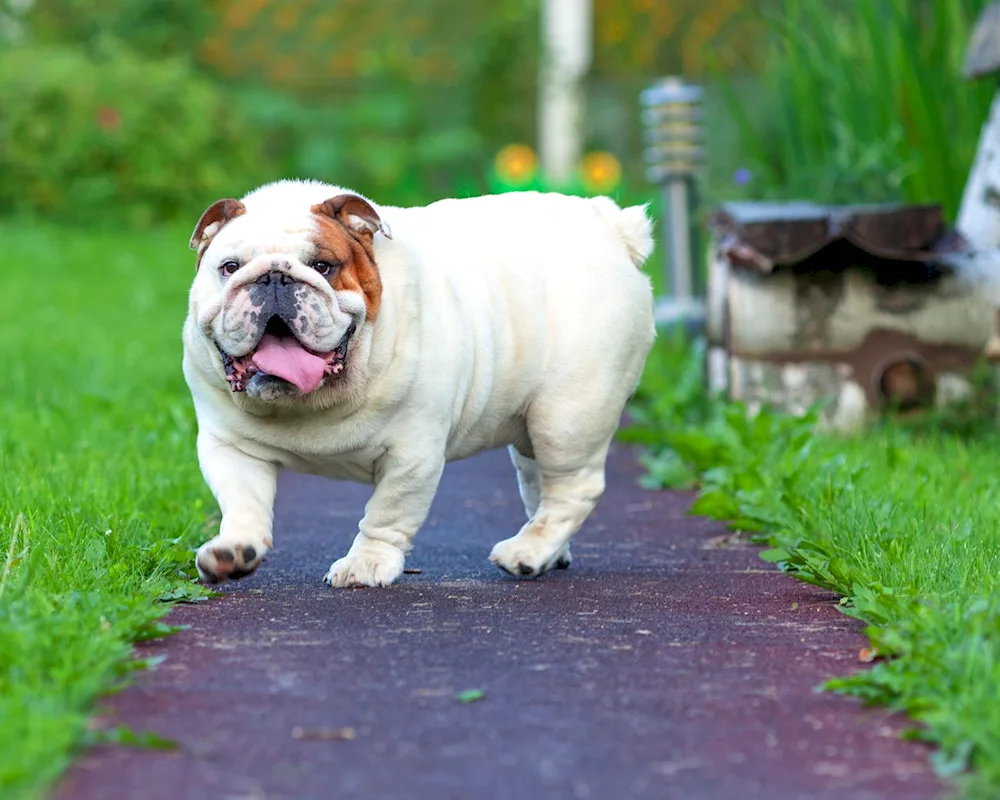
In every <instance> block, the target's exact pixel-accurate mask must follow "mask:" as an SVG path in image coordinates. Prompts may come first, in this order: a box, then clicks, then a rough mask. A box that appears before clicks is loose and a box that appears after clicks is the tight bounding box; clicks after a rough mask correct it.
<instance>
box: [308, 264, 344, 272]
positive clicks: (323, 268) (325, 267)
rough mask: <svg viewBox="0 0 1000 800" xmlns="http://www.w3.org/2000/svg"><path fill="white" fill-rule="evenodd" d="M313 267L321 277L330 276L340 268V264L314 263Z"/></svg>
mask: <svg viewBox="0 0 1000 800" xmlns="http://www.w3.org/2000/svg"><path fill="white" fill-rule="evenodd" d="M311 266H312V268H313V269H314V270H316V271H317V272H318V273H319V274H320V275H329V274H330V273H331V272H333V271H334V270H335V269H336V268H337V267H339V266H340V264H331V263H330V262H329V261H313V263H312V264H311Z"/></svg>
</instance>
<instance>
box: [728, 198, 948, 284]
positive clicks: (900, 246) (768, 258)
mask: <svg viewBox="0 0 1000 800" xmlns="http://www.w3.org/2000/svg"><path fill="white" fill-rule="evenodd" d="M711 227H712V228H713V230H714V231H715V233H716V235H717V237H718V240H719V246H720V247H721V248H722V250H723V252H724V254H725V255H726V257H727V258H728V259H729V261H730V262H731V263H732V264H733V265H734V266H737V267H744V268H746V269H751V270H754V271H756V272H760V273H763V274H766V273H769V272H771V271H772V270H774V269H775V268H776V267H779V266H793V265H796V264H800V263H801V262H803V261H805V260H806V259H808V258H809V257H810V256H813V255H815V254H816V253H818V252H819V251H820V250H822V249H823V248H825V247H827V246H828V245H830V244H832V243H834V242H846V243H848V244H849V245H852V246H853V247H854V248H857V250H860V251H861V252H862V253H865V254H867V255H869V256H874V257H875V258H876V259H880V260H883V261H886V262H920V263H936V262H937V261H939V260H940V258H941V256H942V254H945V253H954V252H958V251H961V250H964V249H966V245H965V242H964V241H963V240H962V239H961V237H960V236H958V235H957V234H956V233H955V232H953V231H950V230H948V229H947V227H946V225H945V221H944V215H943V214H942V211H941V207H940V206H938V205H913V206H908V205H873V206H821V205H816V204H814V203H804V202H793V203H727V204H725V205H723V206H722V207H721V208H720V209H719V211H718V212H717V213H716V214H715V215H714V217H713V218H712V221H711Z"/></svg>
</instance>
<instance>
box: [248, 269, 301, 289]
mask: <svg viewBox="0 0 1000 800" xmlns="http://www.w3.org/2000/svg"><path fill="white" fill-rule="evenodd" d="M271 281H274V282H275V283H280V284H281V285H282V286H288V284H290V283H295V279H294V278H293V277H292V276H291V275H289V274H288V273H287V272H265V273H264V274H263V275H261V276H260V277H259V278H257V280H255V281H254V283H259V284H261V286H267V285H268V284H270V283H271Z"/></svg>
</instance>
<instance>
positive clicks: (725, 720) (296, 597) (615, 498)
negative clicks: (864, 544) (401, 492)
mask: <svg viewBox="0 0 1000 800" xmlns="http://www.w3.org/2000/svg"><path fill="white" fill-rule="evenodd" d="M637 474H638V470H637V468H636V466H635V463H634V461H633V459H632V457H631V456H630V454H629V453H628V452H625V451H619V452H617V453H616V454H615V455H614V457H613V459H612V464H611V474H610V476H609V490H608V492H607V494H606V495H605V497H604V499H603V500H602V501H601V504H600V506H599V507H598V510H597V511H596V512H595V514H594V516H593V517H592V518H591V520H590V521H589V522H588V524H587V525H586V526H585V528H584V530H583V531H582V532H581V533H580V534H579V535H578V537H577V539H576V540H575V541H574V548H573V553H574V558H575V561H574V564H573V567H572V568H571V569H569V570H567V571H565V572H557V573H553V574H550V575H548V576H546V577H544V578H542V579H541V580H538V581H534V582H522V581H517V580H515V579H513V578H508V577H506V576H504V575H502V574H501V573H500V572H498V571H497V570H496V569H495V568H494V567H493V566H492V565H490V564H489V563H488V562H487V561H486V556H487V554H488V553H489V550H490V547H491V546H492V545H493V543H494V542H495V541H497V540H499V539H501V538H504V537H506V536H508V535H510V534H512V533H513V532H514V531H515V530H516V527H517V526H519V525H520V524H521V518H522V514H523V511H522V508H521V505H520V501H519V499H518V497H517V491H516V486H515V483H514V476H513V470H512V468H511V467H510V464H509V462H508V461H507V459H506V454H504V453H491V454H487V455H485V456H481V457H478V458H476V459H472V460H470V461H468V462H464V463H460V464H455V465H452V466H450V467H449V469H448V471H447V472H446V476H445V480H444V483H443V486H442V489H441V492H440V494H439V496H438V500H437V502H436V504H435V507H434V509H433V511H432V514H431V518H430V520H429V521H428V524H427V526H426V527H425V529H424V530H423V531H422V532H421V534H420V536H419V537H418V539H417V547H416V550H415V551H414V553H413V554H412V556H411V558H410V560H409V561H408V563H407V566H408V567H411V568H419V569H421V570H423V571H422V573H421V574H419V575H406V576H404V578H403V580H402V581H401V582H400V583H399V584H397V585H396V586H394V587H392V588H391V589H386V590H353V591H333V590H330V589H328V588H326V587H325V586H324V585H323V584H322V582H321V578H322V576H323V574H324V572H325V571H326V569H327V567H328V565H329V563H330V561H331V560H332V559H333V557H334V556H338V555H340V554H341V553H342V552H343V551H344V550H345V549H346V547H347V546H348V544H349V542H350V538H351V536H352V535H353V532H354V528H353V526H354V524H355V521H356V520H357V519H358V518H359V516H360V513H361V510H362V507H363V505H364V502H365V500H366V498H367V494H368V492H367V490H366V489H365V488H364V487H358V486H351V485H343V484H333V483H328V482H324V481H321V480H318V479H313V478H304V477H301V476H293V475H288V476H285V479H284V480H283V482H282V484H281V489H280V491H279V504H278V506H279V507H278V512H277V525H276V543H277V545H278V547H279V551H276V552H275V553H273V554H272V555H271V556H270V557H269V559H268V563H266V564H265V565H264V567H263V568H262V570H261V571H260V572H259V573H258V574H257V575H255V576H253V577H251V578H248V579H246V580H244V581H242V582H240V583H237V584H232V585H230V586H227V587H226V589H225V592H226V596H225V597H224V598H222V599H219V600H215V601H212V602H211V603H207V604H201V605H198V606H193V607H192V606H186V607H181V608H178V609H177V610H176V611H175V612H174V613H173V614H172V617H171V619H172V620H173V621H174V622H176V623H186V624H189V625H191V626H192V628H191V630H189V631H187V632H184V633H181V634H178V635H176V636H174V637H171V638H169V639H167V640H165V641H163V642H159V643H153V644H150V645H147V646H144V647H142V648H141V650H142V653H143V655H155V654H161V653H162V654H165V655H166V656H167V657H168V658H167V661H166V662H165V663H164V664H163V665H162V666H161V667H160V668H159V669H158V670H156V671H154V672H152V673H149V674H147V675H144V676H142V677H140V679H139V681H138V683H137V684H136V685H135V686H133V687H132V688H130V689H128V690H126V691H125V692H123V693H121V694H119V695H117V696H115V697H113V698H109V699H108V701H107V707H108V710H109V711H108V717H109V721H113V722H124V723H127V724H129V725H132V726H133V727H134V728H136V729H139V730H144V729H152V730H155V731H157V732H159V733H161V734H163V735H165V736H168V737H171V738H174V739H176V740H177V741H178V742H179V743H180V749H179V750H178V751H176V752H172V753H171V752H167V753H164V752H156V751H141V750H130V749H124V748H117V749H111V748H108V749H100V750H97V751H93V752H91V753H89V754H87V755H85V756H84V757H83V758H82V759H81V760H80V762H79V763H78V765H77V766H76V767H75V768H74V769H73V770H72V771H71V772H70V774H69V775H68V776H67V778H66V780H65V781H64V782H63V784H62V787H61V790H60V792H59V797H60V798H63V799H64V800H117V799H118V798H122V799H127V800H142V799H145V798H148V799H149V800H160V799H161V798H162V800H200V799H201V798H206V799H207V798H213V800H215V799H218V798H234V799H235V798H267V799H268V800H279V799H281V800H286V799H287V800H313V799H314V798H315V799H317V800H319V799H320V798H331V799H333V798H335V799H336V800H341V799H344V800H346V799H347V798H364V799H365V800H381V798H428V799H430V798H433V800H450V799H451V798H473V799H474V800H479V798H484V799H492V798H498V799H501V798H502V799H504V800H506V799H507V798H516V799H517V800H528V799H529V798H597V799H599V800H605V798H606V799H607V800H625V798H656V800H673V799H674V798H678V799H679V800H702V799H704V800H709V799H711V800H728V799H729V798H737V800H749V799H750V798H768V799H769V800H786V799H790V798H809V800H820V799H825V798H831V800H832V799H833V798H837V800H842V798H850V800H874V798H901V799H905V800H920V798H932V797H937V796H939V795H940V792H941V787H940V785H939V784H937V783H936V781H935V779H934V778H933V776H932V775H931V773H930V771H929V770H928V768H927V766H926V757H927V751H926V750H925V749H924V748H923V747H922V746H921V745H919V744H915V743H910V742H903V741H901V740H899V739H898V738H896V733H897V732H898V730H899V728H900V727H901V726H902V724H905V723H904V722H901V721H899V720H894V719H892V718H890V717H888V716H887V715H886V714H885V713H884V712H881V711H877V710H865V709H862V708H860V707H859V706H858V705H857V703H855V702H854V701H853V700H851V699H847V698H843V697H837V696H834V695H829V694H818V693H816V692H815V691H814V687H816V686H817V685H818V684H819V683H820V682H821V681H822V680H823V679H824V678H827V677H829V676H831V675H835V674H843V673H845V672H848V671H851V670H853V669H856V668H858V666H859V665H858V663H857V653H858V650H859V649H860V648H861V647H862V646H863V645H864V639H863V637H862V636H861V635H860V633H859V626H857V625H856V624H855V623H853V622H852V621H850V620H848V619H847V618H846V617H844V616H843V615H841V614H839V613H838V612H837V611H836V608H835V602H834V598H833V597H831V596H830V595H829V594H826V593H824V592H821V591H819V590H816V589H815V588H812V587H809V586H807V585H805V584H801V583H798V582H796V581H793V580H792V579H790V578H787V577H785V576H783V575H781V574H779V573H776V572H774V571H773V570H772V569H770V568H769V567H768V566H767V565H765V564H764V563H763V562H761V561H759V560H758V559H757V558H756V555H755V553H754V550H753V548H749V547H744V546H739V545H735V546H734V545H733V544H732V543H731V542H730V541H729V537H727V536H726V535H725V534H726V532H725V530H724V529H723V528H722V527H721V526H719V525H717V524H714V523H711V522H707V521H704V520H699V519H692V518H689V517H687V516H685V509H686V507H687V505H688V503H689V502H690V497H689V496H684V495H678V494H672V493H665V492H664V493H647V492H643V491H642V490H640V489H639V488H637V487H636V485H635V477H636V475H637ZM468 689H481V690H483V691H484V692H485V698H484V699H482V700H481V701H479V702H474V703H468V704H463V703H460V702H458V701H457V700H456V693H457V692H460V691H463V690H468ZM343 728H350V729H351V730H352V731H353V733H354V738H353V739H350V738H347V739H344V738H341V739H337V738H331V737H336V736H338V735H339V734H338V731H340V730H341V729H343ZM347 735H348V736H349V735H350V731H349V732H348V734H347Z"/></svg>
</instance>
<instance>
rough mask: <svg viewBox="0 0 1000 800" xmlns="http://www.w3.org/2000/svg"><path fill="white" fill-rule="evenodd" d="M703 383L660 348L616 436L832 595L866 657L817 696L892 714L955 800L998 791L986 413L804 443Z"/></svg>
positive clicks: (696, 364) (994, 535)
mask: <svg viewBox="0 0 1000 800" xmlns="http://www.w3.org/2000/svg"><path fill="white" fill-rule="evenodd" d="M702 385H703V384H702V383H701V371H700V361H699V357H698V355H697V353H696V354H695V355H692V354H690V353H684V352H683V351H681V350H679V349H678V348H677V347H676V346H675V343H670V342H667V343H665V344H662V345H661V347H660V349H659V350H658V351H657V352H656V354H655V357H654V358H653V359H652V360H651V361H650V364H649V367H648V369H647V374H646V378H645V383H644V386H643V390H642V392H641V393H640V394H639V396H638V397H637V401H636V404H635V409H634V413H635V418H636V425H635V427H634V428H632V429H631V430H629V431H627V432H626V436H627V437H628V438H631V439H632V440H635V441H641V442H644V443H645V444H647V445H649V446H650V447H651V450H650V453H649V455H648V457H647V466H648V468H649V473H648V476H647V482H648V483H649V484H650V485H652V486H663V485H672V486H677V485H690V484H691V483H697V485H698V486H699V488H700V495H699V499H698V501H697V502H696V504H695V507H694V509H693V513H699V514H704V515H708V516H711V517H714V518H717V519H721V520H726V521H729V522H730V523H731V524H732V526H733V527H734V528H737V529H740V530H744V531H747V532H749V533H751V534H752V535H753V536H754V538H755V539H757V540H758V541H760V542H763V543H765V544H767V545H769V549H768V550H765V551H763V552H762V557H764V558H765V559H766V560H769V561H773V562H776V563H778V564H779V565H780V566H781V568H783V569H784V570H786V571H787V572H789V573H790V574H792V575H794V576H795V577H797V578H799V579H801V580H804V581H808V582H810V583H814V584H817V585H819V586H823V587H825V588H828V589H832V590H833V591H835V592H838V593H840V594H841V595H843V596H844V600H843V603H842V606H841V608H842V610H843V611H844V612H845V613H847V614H849V615H851V616H854V617H857V618H858V619H861V620H863V621H865V622H867V623H868V625H869V627H868V628H867V633H868V636H869V637H870V639H871V642H872V646H873V648H875V650H876V651H877V652H878V654H879V656H880V660H879V661H878V663H876V665H875V666H874V668H873V669H870V670H865V671H862V672H860V673H859V674H857V675H854V676H852V677H846V678H839V679H835V680H832V681H830V683H829V684H828V686H827V688H828V689H832V690H835V691H839V692H845V693H848V694H852V695H856V696H858V697H861V698H863V699H864V700H866V701H869V702H874V703H879V704H885V705H888V706H890V707H892V708H894V709H900V710H903V711H906V712H907V713H909V714H910V715H911V716H912V717H913V718H914V720H916V721H918V722H919V723H921V725H920V726H918V727H915V729H914V732H913V733H912V735H914V736H919V737H920V738H924V739H927V740H929V741H931V742H934V743H936V744H938V745H939V746H940V749H939V750H937V751H936V752H935V754H934V756H933V759H932V760H933V763H934V766H935V768H936V769H937V770H938V771H939V773H940V774H942V775H943V776H945V777H948V778H952V779H954V780H955V781H956V786H957V788H958V791H959V793H960V794H961V795H962V796H965V797H968V798H977V799H978V798H983V800H985V799H986V798H996V797H998V796H1000V703H997V700H996V697H997V689H998V687H1000V435H998V434H997V433H996V432H995V431H994V429H993V426H994V422H993V419H983V418H976V417H974V416H973V415H972V414H971V413H970V412H972V411H977V410H979V409H978V408H976V407H973V408H966V409H962V410H958V411H956V413H955V414H953V415H946V416H942V417H939V418H937V419H934V420H930V421H927V422H926V423H925V424H923V425H913V424H910V425H907V426H906V427H904V426H901V425H890V424H888V423H885V424H882V425H879V426H878V427H876V429H875V430H874V431H871V432H869V433H868V434H867V435H866V436H863V437H856V438H850V439H845V438H841V437H836V436H833V435H824V434H819V433H816V432H815V429H814V427H813V425H812V423H813V421H814V418H810V417H807V418H803V419H796V418H792V417H789V416H784V415H781V414H778V413H772V412H768V411H765V412H763V413H761V414H760V415H759V416H757V417H756V418H755V419H753V420H748V419H747V417H746V415H745V413H744V409H743V408H741V407H740V406H738V405H735V404H726V403H723V402H721V401H718V400H709V399H707V398H706V397H705V396H704V393H703V391H702V389H701V386H702ZM994 419H995V418H994ZM970 768H971V770H970Z"/></svg>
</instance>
